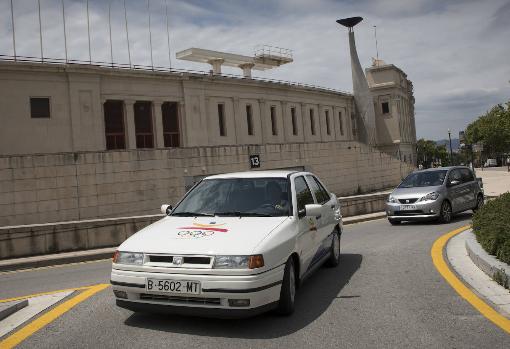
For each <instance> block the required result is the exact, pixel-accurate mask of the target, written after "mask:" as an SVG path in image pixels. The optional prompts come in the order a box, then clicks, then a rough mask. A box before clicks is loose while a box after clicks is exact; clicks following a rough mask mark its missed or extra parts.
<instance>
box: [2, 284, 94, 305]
mask: <svg viewBox="0 0 510 349" xmlns="http://www.w3.org/2000/svg"><path fill="white" fill-rule="evenodd" d="M93 286H95V285H92V286H82V287H74V288H66V289H63V290H56V291H48V292H40V293H34V294H29V295H26V296H19V297H13V298H6V299H0V303H5V302H12V301H19V300H21V299H27V298H33V297H39V296H45V295H48V294H54V293H60V292H69V291H80V290H87V289H89V288H91V287H93Z"/></svg>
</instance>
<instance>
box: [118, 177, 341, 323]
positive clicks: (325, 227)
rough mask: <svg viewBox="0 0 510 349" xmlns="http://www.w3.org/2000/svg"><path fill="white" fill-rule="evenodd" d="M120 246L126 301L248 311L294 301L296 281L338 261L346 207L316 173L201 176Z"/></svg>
mask: <svg viewBox="0 0 510 349" xmlns="http://www.w3.org/2000/svg"><path fill="white" fill-rule="evenodd" d="M161 209H162V212H164V213H166V214H167V216H166V217H164V218H163V219H161V220H160V221H158V222H156V223H154V224H151V225H149V226H148V227H146V228H144V229H142V230H140V231H139V232H138V233H136V234H135V235H133V236H131V237H130V238H129V239H127V240H126V241H125V242H124V243H122V245H120V246H119V248H118V250H117V251H116V252H115V255H114V259H113V266H112V274H111V284H112V286H113V292H114V294H115V296H116V304H117V305H118V306H120V307H122V308H127V309H130V310H133V311H143V312H169V313H176V314H186V315H199V316H212V317H244V316H251V315H255V314H258V313H261V312H265V311H268V310H270V309H274V308H276V309H277V311H278V312H279V313H280V314H284V315H288V314H291V313H292V312H293V310H294V299H295V294H296V288H297V287H299V285H300V283H301V282H303V280H304V279H305V278H306V277H307V276H309V275H310V274H311V273H312V272H313V271H314V270H316V269H317V268H318V267H319V266H320V265H322V264H323V263H324V262H326V263H327V264H329V265H330V266H337V265H338V263H339V258H340V238H341V234H342V229H343V227H342V216H341V213H340V205H339V203H338V200H337V198H336V196H335V195H334V194H331V193H330V192H329V191H328V190H326V189H325V186H324V185H323V184H322V183H321V182H320V181H319V180H318V178H317V177H316V176H314V175H313V174H311V173H308V172H295V171H254V172H242V173H231V174H223V175H215V176H210V177H207V178H204V179H203V180H202V181H201V182H199V183H197V184H196V185H195V186H194V187H193V188H192V189H191V190H190V191H189V192H188V193H187V194H186V195H185V196H184V198H183V199H182V200H181V201H180V202H179V203H178V204H177V205H176V207H175V208H174V209H172V208H171V207H170V206H168V205H163V206H162V207H161Z"/></svg>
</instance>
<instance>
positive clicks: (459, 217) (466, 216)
mask: <svg viewBox="0 0 510 349" xmlns="http://www.w3.org/2000/svg"><path fill="white" fill-rule="evenodd" d="M472 217H473V213H472V212H471V211H469V212H461V213H457V214H455V215H454V216H453V217H452V220H451V221H450V223H448V224H451V223H456V222H460V221H464V220H466V219H471V218H472ZM402 224H403V225H444V224H442V223H439V222H438V221H435V220H427V221H425V220H424V221H414V222H413V221H407V222H402Z"/></svg>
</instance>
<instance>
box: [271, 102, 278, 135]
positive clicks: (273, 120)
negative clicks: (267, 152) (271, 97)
mask: <svg viewBox="0 0 510 349" xmlns="http://www.w3.org/2000/svg"><path fill="white" fill-rule="evenodd" d="M271 132H272V134H273V136H277V135H278V128H277V126H276V107H275V106H274V105H272V106H271Z"/></svg>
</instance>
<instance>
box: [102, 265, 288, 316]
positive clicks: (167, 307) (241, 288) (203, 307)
mask: <svg viewBox="0 0 510 349" xmlns="http://www.w3.org/2000/svg"><path fill="white" fill-rule="evenodd" d="M284 268H285V266H284V265H281V266H278V267H276V268H273V269H271V270H269V271H266V272H263V273H260V274H256V275H253V274H252V275H204V274H185V273H160V272H158V273H154V272H139V271H130V270H120V269H113V270H112V274H111V284H112V288H113V292H114V294H115V296H116V298H117V305H118V306H120V307H122V308H126V309H130V310H133V311H146V312H162V313H174V314H184V315H196V316H212V317H234V318H235V317H245V316H252V315H256V314H259V313H261V312H264V311H267V310H269V309H271V308H272V307H274V306H275V305H276V304H277V302H278V300H279V298H280V289H281V283H282V279H283V272H284ZM147 278H154V279H171V280H189V281H197V282H200V286H201V292H200V294H196V295H189V294H188V295H186V294H169V293H164V292H148V291H146V289H145V282H146V279H147ZM119 291H120V292H119ZM238 299H243V300H249V305H246V306H242V307H241V306H236V305H233V304H232V302H235V300H238Z"/></svg>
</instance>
